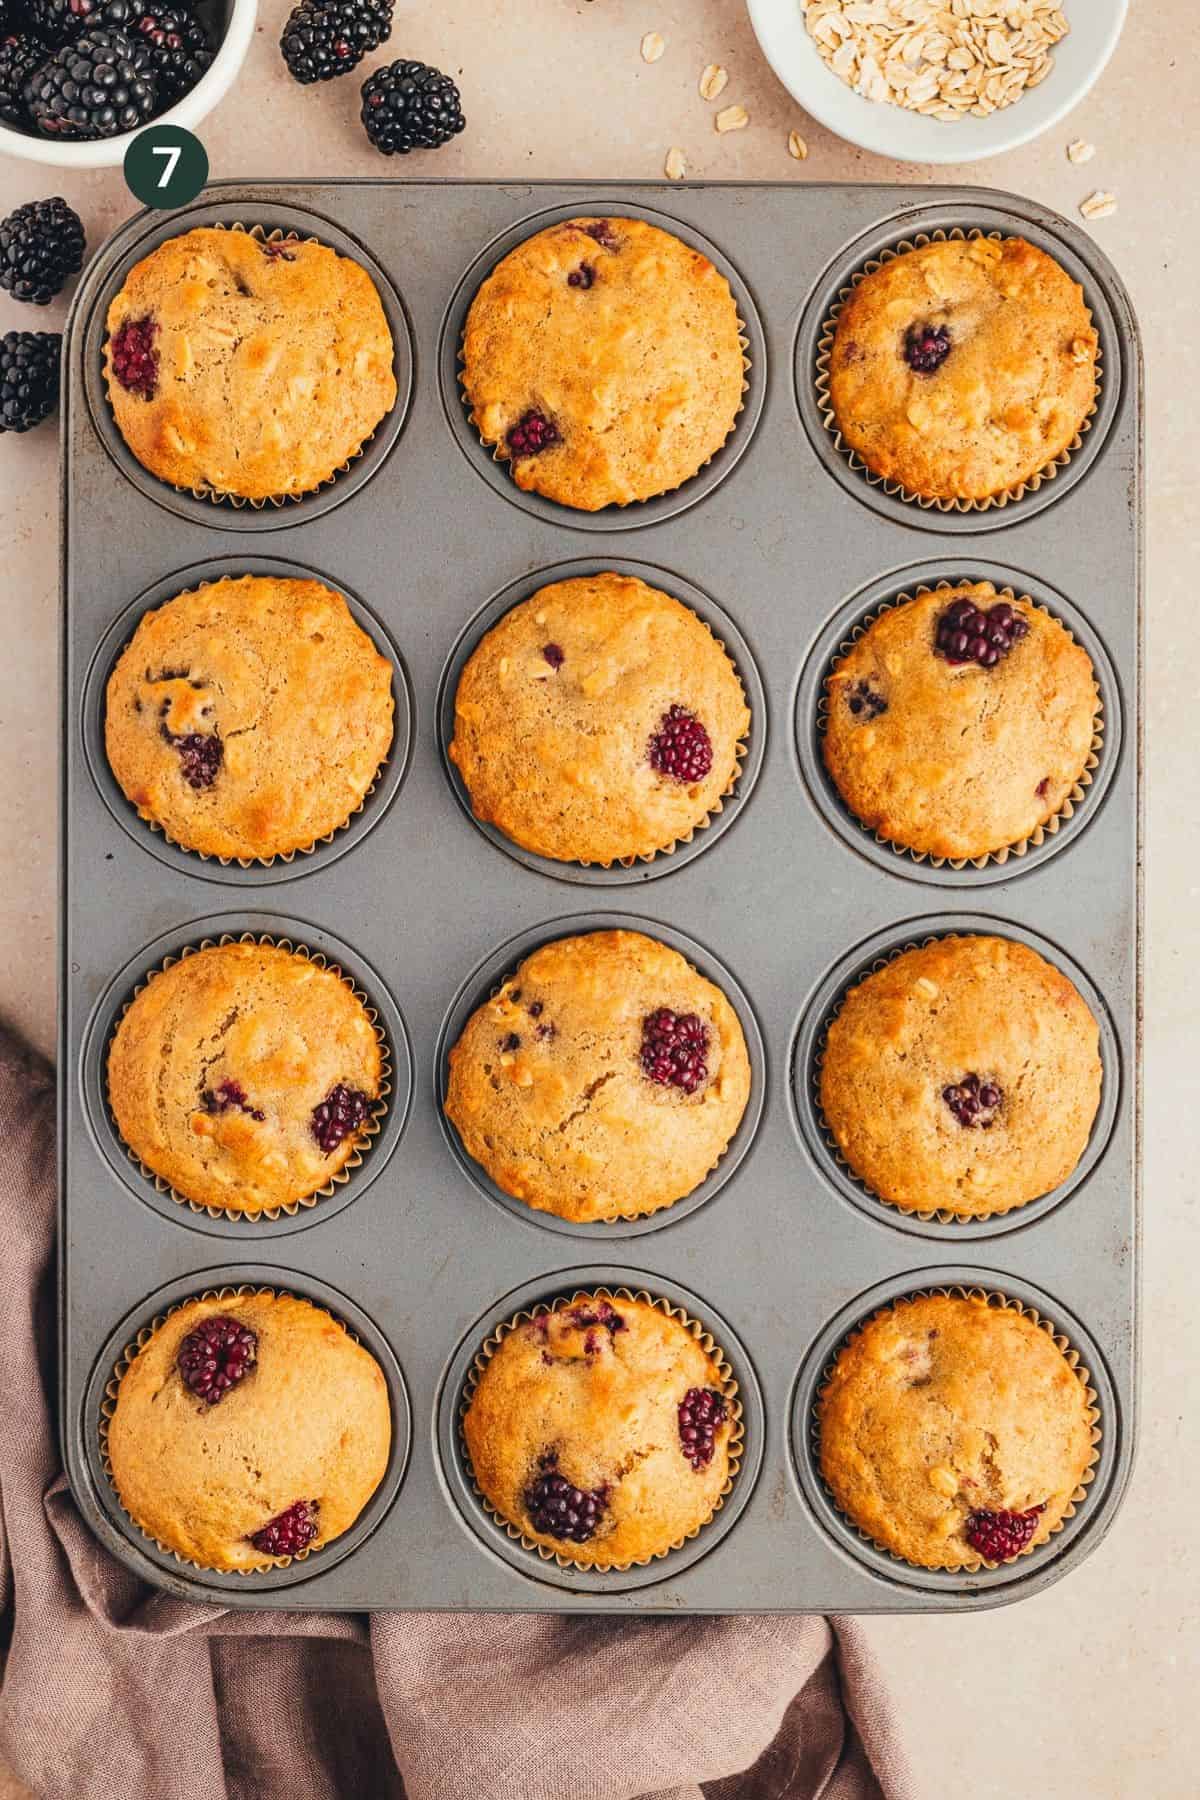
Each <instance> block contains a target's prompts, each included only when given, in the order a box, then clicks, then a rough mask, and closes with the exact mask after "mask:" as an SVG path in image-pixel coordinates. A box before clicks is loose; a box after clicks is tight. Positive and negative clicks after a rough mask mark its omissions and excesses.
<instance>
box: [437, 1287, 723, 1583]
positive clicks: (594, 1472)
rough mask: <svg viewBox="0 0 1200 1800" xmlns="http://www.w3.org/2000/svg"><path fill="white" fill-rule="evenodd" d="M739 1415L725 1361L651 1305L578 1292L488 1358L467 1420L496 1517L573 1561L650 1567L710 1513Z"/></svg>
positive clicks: (472, 1453) (478, 1475)
mask: <svg viewBox="0 0 1200 1800" xmlns="http://www.w3.org/2000/svg"><path fill="white" fill-rule="evenodd" d="M733 1433H734V1410H733V1403H732V1401H731V1399H730V1397H729V1396H728V1395H727V1394H726V1391H725V1383H724V1380H723V1378H722V1374H721V1371H720V1368H719V1366H718V1364H717V1362H716V1359H715V1358H714V1357H713V1356H712V1355H711V1354H710V1353H709V1352H708V1351H707V1350H706V1349H705V1348H704V1346H703V1344H702V1343H701V1342H700V1341H699V1339H698V1338H697V1336H696V1334H695V1333H694V1332H693V1331H692V1330H691V1329H690V1328H689V1326H688V1325H687V1324H686V1323H685V1322H684V1321H683V1320H682V1319H679V1318H677V1317H675V1316H674V1315H673V1314H672V1313H669V1312H665V1311H664V1310H663V1309H662V1308H660V1307H657V1306H654V1305H652V1304H650V1302H648V1301H646V1300H640V1299H639V1300H631V1299H626V1298H624V1297H621V1296H619V1295H618V1296H611V1297H610V1296H609V1295H606V1294H583V1295H576V1296H575V1297H574V1298H573V1299H572V1300H570V1301H564V1302H561V1303H559V1304H558V1305H556V1306H555V1307H554V1308H553V1309H552V1310H551V1311H548V1312H540V1313H538V1314H537V1315H536V1316H535V1317H534V1318H532V1319H529V1320H525V1321H522V1322H521V1323H520V1324H518V1325H517V1326H515V1327H514V1328H513V1329H512V1330H510V1331H508V1332H506V1333H505V1335H504V1336H503V1337H502V1339H501V1341H500V1342H499V1344H498V1345H497V1347H496V1348H495V1349H494V1350H493V1351H492V1352H491V1354H490V1355H489V1356H488V1357H487V1360H486V1363H485V1365H484V1367H483V1370H482V1372H481V1374H480V1376H479V1379H478V1382H477V1384H476V1387H475V1390H474V1393H473V1394H472V1396H471V1400H470V1403H469V1405H468V1407H467V1411H466V1414H465V1417H464V1419H463V1434H464V1437H465V1440H466V1445H467V1452H468V1456H469V1458H470V1464H471V1471H472V1473H473V1475H474V1477H475V1480H476V1482H477V1483H478V1486H479V1488H480V1489H481V1491H482V1493H483V1494H484V1496H485V1497H486V1499H487V1500H488V1501H489V1503H490V1504H491V1505H492V1506H493V1507H494V1508H495V1510H496V1512H497V1513H498V1514H499V1516H500V1517H501V1518H502V1519H504V1520H506V1521H507V1522H508V1523H510V1524H512V1525H515V1526H517V1527H518V1528H519V1529H520V1530H521V1531H522V1532H523V1533H524V1535H525V1536H526V1537H527V1538H530V1539H531V1540H532V1541H533V1542H534V1543H536V1544H540V1545H542V1546H544V1547H545V1548H546V1549H548V1550H553V1551H556V1552H557V1553H558V1554H559V1555H560V1556H563V1557H566V1558H568V1559H569V1560H571V1561H572V1562H577V1563H583V1564H585V1565H587V1566H588V1567H590V1568H598V1569H605V1568H611V1567H613V1566H614V1565H615V1564H622V1565H623V1564H627V1563H630V1562H639V1561H646V1560H648V1559H649V1558H651V1557H654V1556H660V1555H662V1554H664V1553H665V1552H666V1551H668V1550H670V1549H671V1548H672V1547H674V1546H676V1545H678V1544H679V1543H681V1542H682V1541H683V1540H684V1539H686V1538H688V1537H691V1536H693V1535H694V1534H695V1532H696V1531H697V1530H699V1529H700V1527H701V1526H702V1525H704V1524H705V1523H706V1522H707V1521H708V1520H709V1519H710V1518H711V1517H712V1515H713V1513H714V1512H715V1511H716V1509H717V1505H718V1503H719V1501H720V1498H721V1495H722V1493H723V1491H724V1489H725V1488H726V1486H727V1484H728V1482H729V1478H730V1474H731V1472H732V1467H733V1464H732V1461H731V1454H730V1446H731V1441H732V1438H733Z"/></svg>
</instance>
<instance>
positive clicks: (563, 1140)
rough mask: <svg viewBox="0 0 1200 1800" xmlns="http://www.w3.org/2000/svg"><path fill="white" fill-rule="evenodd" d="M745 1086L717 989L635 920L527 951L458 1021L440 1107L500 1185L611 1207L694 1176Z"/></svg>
mask: <svg viewBox="0 0 1200 1800" xmlns="http://www.w3.org/2000/svg"><path fill="white" fill-rule="evenodd" d="M749 1096H750V1059H749V1056H748V1055H747V1052H746V1040H745V1038H744V1037H743V1036H742V1028H741V1025H740V1024H739V1023H738V1017H737V1014H736V1013H735V1012H734V1010H733V1008H732V1006H731V1005H730V1004H729V1002H728V1000H727V999H726V998H725V996H724V994H723V993H722V992H721V990H720V988H717V987H714V986H713V984H712V982H711V981H706V980H705V979H704V977H703V976H702V975H698V974H697V973H696V971H695V969H693V968H692V967H691V965H690V964H689V963H688V962H687V961H685V959H684V958H683V957H682V956H680V954H679V952H678V951H677V950H670V949H668V948H667V946H666V945H665V944H660V943H657V942H656V941H655V939H653V938H649V937H644V936H643V935H642V933H641V932H638V931H592V932H588V933H587V934H586V935H584V936H582V937H568V938H559V939H558V940H557V942H555V943H552V944H545V945H543V946H542V948H541V949H540V950H535V951H534V952H533V954H532V955H531V956H527V957H526V958H525V960H524V962H523V963H521V965H520V967H519V968H518V969H517V972H516V974H515V975H514V976H512V977H511V978H510V979H509V980H508V981H506V982H504V983H503V984H502V986H501V987H500V989H499V991H498V992H497V993H496V994H495V995H494V996H493V998H492V999H490V1000H487V1001H485V1002H484V1004H483V1005H482V1006H481V1007H480V1008H479V1009H478V1011H477V1012H475V1013H474V1014H473V1015H472V1017H471V1018H470V1019H469V1020H468V1021H467V1025H466V1028H465V1030H464V1031H463V1034H462V1036H461V1037H460V1038H459V1040H458V1042H457V1044H455V1046H454V1048H453V1050H451V1052H450V1079H449V1085H448V1090H447V1094H446V1114H447V1117H448V1118H449V1119H450V1121H451V1122H452V1124H453V1125H454V1128H455V1130H456V1131H457V1132H458V1135H459V1137H460V1138H461V1139H462V1142H463V1145H464V1146H465V1148H466V1150H467V1151H468V1153H469V1154H470V1155H471V1156H473V1157H474V1158H475V1161H476V1162H477V1163H480V1164H481V1165H482V1166H483V1168H484V1169H485V1170H486V1171H487V1173H488V1174H489V1175H490V1176H491V1178H492V1180H493V1181H494V1182H495V1183H496V1185H497V1186H498V1187H501V1188H503V1190H504V1192H505V1193H506V1194H511V1195H513V1197H514V1198H515V1199H517V1200H523V1201H524V1202H525V1204H526V1205H527V1206H532V1207H534V1208H535V1209H536V1210H538V1211H539V1212H551V1213H555V1214H556V1215H557V1216H558V1217H559V1218H560V1219H576V1220H589V1219H619V1218H627V1217H634V1216H638V1217H640V1216H641V1215H642V1214H644V1213H652V1212H657V1211H658V1210H659V1208H660V1207H663V1206H670V1205H672V1204H673V1203H674V1202H675V1201H676V1200H681V1199H682V1198H683V1196H684V1195H685V1194H690V1193H691V1192H692V1189H693V1188H696V1187H699V1185H700V1183H701V1182H702V1181H703V1180H704V1178H705V1176H706V1175H708V1174H709V1172H710V1171H711V1170H712V1169H713V1168H714V1167H715V1166H716V1164H717V1162H718V1161H719V1160H720V1158H721V1156H723V1155H724V1152H725V1150H726V1148H727V1146H728V1144H729V1142H730V1140H731V1138H732V1137H733V1135H734V1133H735V1132H736V1130H737V1128H738V1125H739V1123H740V1122H741V1117H742V1114H743V1113H744V1112H745V1110H746V1102H747V1100H748V1099H749Z"/></svg>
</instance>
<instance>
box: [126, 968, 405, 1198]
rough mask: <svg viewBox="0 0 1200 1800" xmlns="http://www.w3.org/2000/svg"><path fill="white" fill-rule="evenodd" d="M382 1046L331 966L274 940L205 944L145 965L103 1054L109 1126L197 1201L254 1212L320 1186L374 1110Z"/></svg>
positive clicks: (356, 1144)
mask: <svg viewBox="0 0 1200 1800" xmlns="http://www.w3.org/2000/svg"><path fill="white" fill-rule="evenodd" d="M382 1070H383V1056H382V1052H381V1050H380V1046H379V1039H378V1036H377V1034H376V1032H375V1029H374V1026H373V1025H372V1023H371V1020H370V1018H369V1017H368V1015H367V1010H366V1008H365V1007H364V1005H363V1003H362V1001H361V1000H359V998H358V997H357V995H356V994H355V993H354V991H353V988H352V987H351V985H350V984H349V982H347V981H346V980H344V979H343V978H342V977H341V976H340V975H338V974H336V973H335V972H334V971H333V970H332V969H323V968H321V967H320V966H319V965H318V964H317V963H315V962H312V961H310V959H309V958H308V957H307V956H303V955H301V954H300V953H299V952H298V951H291V950H285V949H283V948H282V947H280V946H278V945H271V944H259V943H234V944H220V945H213V946H211V947H210V948H208V949H205V950H198V951H196V953H195V954H194V955H191V956H184V957H182V958H181V959H180V961H179V962H176V963H172V964H171V965H170V967H169V968H166V969H163V970H161V971H159V973H157V974H155V975H153V976H152V977H151V979H150V980H149V981H148V982H147V984H146V986H145V987H144V988H143V989H142V990H141V992H140V993H139V994H138V995H137V996H136V997H135V999H134V1000H133V1001H132V1003H131V1004H130V1006H129V1009H128V1011H127V1012H126V1013H125V1015H124V1017H123V1018H122V1020H121V1022H120V1024H119V1025H118V1027H117V1030H116V1033H115V1034H114V1037H113V1040H112V1045H111V1047H110V1049H109V1054H108V1092H109V1101H110V1104H111V1106H112V1110H113V1116H114V1118H115V1120H116V1124H117V1129H118V1131H119V1132H120V1134H121V1136H122V1138H123V1139H124V1141H125V1143H126V1144H128V1145H129V1147H130V1149H131V1150H132V1151H133V1152H134V1154H135V1155H136V1156H137V1157H139V1158H140V1160H141V1161H142V1162H143V1163H144V1164H145V1165H146V1167H147V1168H149V1169H150V1170H152V1171H153V1173H154V1174H155V1175H158V1176H159V1177H161V1179H162V1180H163V1181H166V1182H169V1183H170V1185H171V1187H172V1188H174V1190H175V1192H176V1193H178V1194H181V1195H182V1196H183V1197H184V1198H185V1199H187V1200H192V1201H194V1202H195V1203H196V1204H197V1205H198V1206H216V1207H225V1208H228V1209H230V1210H232V1211H236V1212H260V1211H262V1210H263V1209H265V1208H267V1207H277V1206H287V1205H290V1204H292V1203H293V1202H295V1201H298V1200H302V1199H305V1198H306V1197H307V1196H308V1195H310V1194H313V1193H315V1192H316V1191H317V1190H318V1189H319V1188H322V1187H324V1186H325V1184H326V1183H327V1182H329V1181H330V1180H332V1178H333V1176H334V1175H336V1174H337V1173H338V1171H339V1170H340V1169H341V1168H342V1167H343V1166H344V1165H345V1163H346V1162H347V1161H348V1160H349V1158H350V1157H351V1156H352V1155H353V1154H354V1152H355V1151H356V1150H357V1149H358V1147H359V1145H360V1144H361V1142H362V1140H363V1135H364V1130H365V1128H366V1127H367V1126H368V1125H369V1124H370V1121H371V1119H372V1117H373V1116H374V1113H375V1111H376V1102H377V1100H378V1096H379V1089H380V1083H381V1078H382Z"/></svg>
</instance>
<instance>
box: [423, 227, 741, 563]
mask: <svg viewBox="0 0 1200 1800" xmlns="http://www.w3.org/2000/svg"><path fill="white" fill-rule="evenodd" d="M605 217H611V218H626V219H643V220H644V221H645V222H646V223H647V224H648V225H656V226H657V227H658V228H659V230H660V231H666V232H669V233H670V234H671V235H672V236H673V237H677V238H679V239H681V241H682V242H683V243H685V244H689V245H690V246H691V247H692V249H693V250H699V251H700V252H701V254H702V255H704V256H707V258H708V260H709V261H710V262H711V263H712V264H713V266H714V268H716V269H717V270H719V272H720V273H721V274H722V275H723V276H724V277H725V280H726V281H727V282H728V283H729V288H730V292H731V293H732V295H733V298H734V301H735V303H736V305H737V323H738V332H739V342H740V344H741V349H742V368H743V377H744V378H743V382H742V403H741V406H740V407H739V408H738V411H737V413H736V415H735V423H734V425H733V426H732V428H731V430H730V432H729V434H728V435H727V437H726V438H725V441H724V442H723V443H722V444H721V446H720V448H719V449H717V450H714V452H713V454H712V455H711V456H710V457H708V458H707V459H706V460H705V461H704V462H703V463H701V464H700V466H699V468H698V469H696V470H695V471H694V472H693V473H692V474H691V475H689V476H688V477H687V478H686V479H685V480H684V481H681V482H679V483H678V484H677V485H676V486H675V487H673V488H665V489H664V490H663V491H662V493H660V494H651V495H650V496H649V497H648V498H647V499H645V500H629V501H626V502H616V501H614V502H613V503H612V504H610V505H608V506H605V507H602V508H600V510H599V511H598V512H586V511H584V510H583V509H582V508H580V507H572V506H567V505H565V504H564V503H563V502H562V501H558V500H551V499H548V498H547V497H546V496H545V495H544V494H538V493H535V492H533V491H532V490H530V489H526V488H520V487H518V486H517V483H516V481H515V480H514V479H513V477H512V475H511V474H510V473H509V466H508V465H509V458H508V457H507V456H506V455H504V454H503V451H502V448H501V446H500V445H499V444H495V445H489V444H488V443H487V442H486V440H485V439H483V438H482V437H481V436H480V434H479V430H478V427H477V426H476V424H475V415H474V412H473V410H472V406H471V402H470V399H469V397H468V395H467V392H466V385H465V381H464V378H463V372H462V366H461V365H462V362H463V338H464V334H465V331H466V323H467V315H468V313H469V312H470V310H471V305H472V302H473V301H474V299H475V296H476V294H477V293H478V292H479V289H480V288H481V287H482V286H483V283H484V282H485V281H486V280H487V278H488V277H489V275H492V274H493V273H494V272H495V270H496V268H497V266H498V265H499V264H500V263H501V262H502V261H503V260H504V258H505V257H506V256H507V255H508V254H509V253H510V252H511V251H513V250H515V249H516V248H517V247H518V245H520V244H523V243H525V242H526V240H527V239H529V238H531V237H536V235H537V234H538V232H539V231H545V230H546V229H547V228H548V227H549V226H551V225H559V224H562V223H564V222H565V221H566V220H568V219H575V218H592V219H595V218H605ZM765 361H766V337H765V333H764V332H763V327H762V321H761V320H760V318H759V316H758V311H757V308H756V307H755V305H754V302H753V301H752V299H751V298H750V293H749V289H748V288H747V286H746V283H745V281H744V280H743V278H742V276H741V274H740V273H739V271H738V270H737V269H736V268H735V267H734V266H733V264H732V263H731V262H730V261H729V259H728V257H727V256H726V255H725V254H724V252H723V251H722V250H720V249H719V248H718V247H717V245H716V244H714V243H711V242H710V241H709V239H708V238H706V237H704V236H703V235H702V234H701V233H700V232H698V231H697V230H696V229H695V228H694V226H691V225H689V224H687V223H686V222H685V221H684V220H681V219H675V218H672V217H671V216H670V215H669V214H667V213H662V212H659V211H657V210H656V209H654V208H652V207H648V206H639V205H637V204H634V203H630V202H629V201H616V202H614V203H613V205H612V206H608V205H606V204H605V203H604V202H601V203H600V204H599V205H597V206H595V207H585V206H583V205H582V204H581V205H580V206H576V207H570V206H559V207H553V208H551V209H550V210H549V211H547V212H541V213H535V214H534V215H533V216H532V217H530V218H527V219H523V220H522V221H521V223H520V224H519V225H515V226H513V227H512V228H511V229H510V230H508V231H506V232H503V233H502V234H501V235H500V236H499V237H498V238H495V239H493V241H492V242H491V243H490V244H489V245H488V246H487V248H486V249H485V250H483V251H481V252H480V254H479V255H478V256H477V257H476V258H475V260H474V262H473V263H472V264H471V265H470V267H469V268H468V269H467V271H466V273H465V274H464V275H463V277H462V279H461V280H460V282H459V284H458V287H457V288H456V290H455V293H454V297H453V299H452V300H451V302H450V306H449V308H448V309H447V313H446V318H445V321H444V323H443V326H442V342H441V348H440V354H439V363H440V367H441V377H442V400H443V404H444V405H445V408H446V417H447V419H448V420H449V422H450V428H451V430H452V431H453V432H454V435H455V438H456V439H457V440H458V443H459V445H460V447H461V448H462V450H463V451H464V453H465V454H466V455H467V457H468V460H469V461H470V462H471V463H472V465H473V466H474V467H475V468H476V469H478V471H479V473H480V474H481V475H482V476H483V477H484V479H485V480H486V481H487V482H488V483H489V485H490V486H491V487H493V488H494V489H495V490H496V491H497V492H498V493H500V494H503V495H504V497H505V499H507V500H511V501H512V502H513V504H514V505H515V506H519V507H522V508H523V509H524V510H525V511H526V512H531V513H534V514H535V515H536V516H538V517H540V518H544V519H547V520H549V521H550V522H551V523H553V524H555V525H559V526H567V527H569V528H575V529H577V530H580V531H624V530H627V529H631V528H633V527H636V526H639V525H651V524H657V523H659V522H660V521H661V520H663V519H667V518H670V517H672V516H673V515H674V514H675V513H679V512H683V511H684V510H685V509H686V508H687V507H689V506H692V505H694V504H695V503H696V501H698V500H702V499H703V498H704V497H705V496H706V495H707V494H709V493H711V492H712V490H713V489H714V488H715V487H716V486H717V484H718V483H719V482H721V481H723V480H724V478H725V476H726V475H727V474H729V472H730V471H731V470H732V468H733V467H734V465H735V464H736V463H737V461H738V460H739V458H740V457H741V456H742V454H743V453H744V451H745V450H746V449H747V448H748V446H749V443H750V439H751V437H752V436H753V434H754V428H755V426H756V424H757V423H758V417H759V414H760V412H761V410H762V405H763V398H764V393H765Z"/></svg>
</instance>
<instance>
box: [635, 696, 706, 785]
mask: <svg viewBox="0 0 1200 1800" xmlns="http://www.w3.org/2000/svg"><path fill="white" fill-rule="evenodd" d="M646 754H647V756H648V757H649V759H650V766H651V768H653V769H656V770H657V772H658V773H659V774H660V775H667V776H669V777H670V779H671V780H672V781H679V782H682V783H684V784H685V785H686V786H691V785H692V784H694V783H695V782H697V781H703V780H704V777H705V776H706V775H707V774H708V772H709V770H710V769H711V768H712V765H713V751H712V739H711V738H710V737H709V735H708V733H707V731H706V730H705V729H704V727H703V725H702V724H701V723H700V721H699V719H698V718H697V717H696V715H695V713H694V712H689V711H688V709H687V707H686V706H678V705H677V706H673V707H671V709H670V711H669V712H665V713H664V714H663V716H662V718H661V719H660V720H659V725H658V730H657V731H656V732H655V733H654V735H653V737H652V738H651V739H650V742H649V744H648V746H647V749H646Z"/></svg>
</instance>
